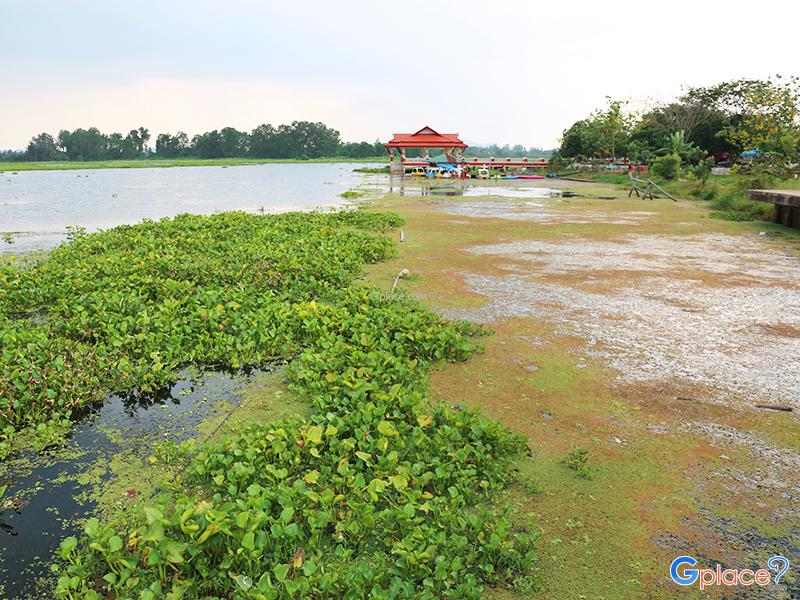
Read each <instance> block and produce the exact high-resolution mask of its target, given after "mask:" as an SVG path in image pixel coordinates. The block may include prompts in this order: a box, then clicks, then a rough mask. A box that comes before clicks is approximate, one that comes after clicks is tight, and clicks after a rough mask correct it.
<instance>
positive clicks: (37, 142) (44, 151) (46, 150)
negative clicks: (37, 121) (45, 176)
mask: <svg viewBox="0 0 800 600" xmlns="http://www.w3.org/2000/svg"><path fill="white" fill-rule="evenodd" d="M58 158H59V152H58V147H57V146H56V140H55V139H54V138H53V136H52V135H50V134H49V133H40V134H39V135H37V136H35V137H33V138H32V139H31V141H30V142H28V147H27V149H26V150H25V159H26V160H35V161H41V160H57V159H58Z"/></svg>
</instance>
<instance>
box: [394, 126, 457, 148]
mask: <svg viewBox="0 0 800 600" xmlns="http://www.w3.org/2000/svg"><path fill="white" fill-rule="evenodd" d="M385 145H386V147H387V148H466V147H467V145H466V144H465V143H464V142H462V141H461V140H460V139H459V138H458V134H457V133H439V132H438V131H434V130H433V129H432V128H431V127H427V126H425V127H423V128H422V129H420V130H419V131H417V132H416V133H395V134H394V137H393V138H392V139H391V140H389V141H388V142H387V143H386V144H385Z"/></svg>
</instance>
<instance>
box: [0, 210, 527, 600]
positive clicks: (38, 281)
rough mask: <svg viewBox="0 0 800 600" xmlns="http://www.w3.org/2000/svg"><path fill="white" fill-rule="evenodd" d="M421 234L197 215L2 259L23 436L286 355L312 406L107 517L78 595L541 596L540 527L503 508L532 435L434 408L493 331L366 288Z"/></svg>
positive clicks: (207, 451)
mask: <svg viewBox="0 0 800 600" xmlns="http://www.w3.org/2000/svg"><path fill="white" fill-rule="evenodd" d="M400 224H401V221H400V219H399V218H398V217H396V216H394V215H389V214H379V213H370V212H362V211H349V212H338V213H329V214H316V213H315V214H288V215H280V216H256V215H247V214H243V213H226V214H219V215H214V216H211V217H197V216H188V215H183V216H180V217H177V218H175V219H164V220H161V221H158V222H145V223H143V224H141V225H137V226H131V227H120V228H117V229H114V230H111V231H107V232H102V233H98V234H92V235H88V236H87V235H80V236H76V237H75V239H74V240H73V241H72V242H71V243H70V244H67V245H64V246H61V247H59V248H57V249H56V250H54V251H53V252H52V253H51V255H50V256H49V257H48V258H46V259H43V260H40V261H32V262H29V263H26V264H24V265H19V264H5V265H0V283H2V285H1V286H0V336H2V340H3V349H2V354H1V355H0V397H2V398H3V400H1V401H0V419H2V424H4V425H6V426H7V427H9V428H12V429H14V430H15V431H16V430H20V429H25V428H30V427H31V426H35V425H37V424H39V423H44V422H48V421H52V420H54V419H61V420H63V418H64V416H65V415H69V414H74V413H75V412H77V411H79V410H80V409H81V408H82V407H85V406H87V405H89V404H92V403H95V402H97V401H98V400H99V399H100V397H101V395H102V393H103V392H105V391H109V390H130V389H139V390H145V391H146V390H149V389H154V388H156V387H158V386H160V385H163V384H165V383H168V382H169V381H171V379H172V378H174V376H175V373H176V370H177V369H178V368H179V367H180V366H182V365H185V364H188V363H197V364H214V365H226V366H229V367H234V368H235V367H240V366H249V365H260V364H264V363H267V362H271V361H286V362H287V367H286V377H287V379H288V381H289V383H290V385H291V386H292V387H293V388H294V390H295V391H296V392H298V393H299V394H300V395H301V396H302V397H303V398H305V399H306V400H307V401H308V402H309V403H310V404H311V405H312V406H313V412H312V414H311V416H309V417H307V418H300V417H292V418H288V419H284V420H282V421H279V422H275V423H272V424H252V425H251V426H250V427H249V428H247V429H245V430H243V431H241V432H239V433H237V434H236V435H233V436H230V437H227V438H223V439H222V440H220V441H218V442H215V443H212V444H207V445H205V446H202V447H200V448H198V449H196V452H195V453H194V454H192V453H189V455H188V459H187V458H186V457H185V456H183V457H181V460H188V462H187V463H186V467H185V469H183V473H184V474H183V475H182V476H181V478H180V479H179V480H178V481H176V482H174V484H173V486H172V487H171V489H169V490H168V491H166V492H164V493H163V494H162V495H161V496H160V497H158V498H156V499H155V500H154V501H153V502H151V503H149V504H148V505H147V506H146V507H145V508H144V510H143V511H142V513H141V514H123V515H122V516H121V517H120V518H119V519H117V520H115V521H113V522H107V523H101V522H99V521H98V520H97V519H90V520H89V521H88V522H87V523H86V526H85V529H84V535H82V536H81V537H80V539H78V538H75V537H70V538H67V539H65V540H64V541H63V543H62V544H61V548H60V551H59V555H60V562H59V564H58V565H56V566H55V567H54V568H55V571H56V572H57V574H58V582H57V586H56V590H55V594H56V596H57V597H59V598H108V597H112V598H125V599H139V600H141V599H147V598H171V599H178V598H187V599H189V598H237V599H240V598H241V599H245V598H252V599H277V598H286V599H288V598H338V597H344V598H348V599H357V598H372V599H380V598H387V599H388V598H408V599H411V598H415V599H431V600H433V599H438V598H469V599H477V598H480V597H481V596H482V589H483V586H484V585H487V584H489V585H516V586H517V587H520V586H522V587H525V586H527V585H529V581H530V580H529V579H528V573H529V570H530V567H531V565H532V562H533V560H534V551H533V541H534V536H533V535H532V534H531V533H529V532H528V531H526V530H525V528H522V527H517V526H515V525H514V524H513V519H512V516H511V515H510V514H507V513H506V512H504V511H501V510H498V509H491V508H489V507H491V506H492V501H493V499H494V498H495V496H496V494H497V492H498V491H500V490H501V489H503V487H504V486H505V485H506V483H507V481H508V477H509V467H510V461H511V459H512V458H513V456H514V455H515V454H517V453H519V452H520V451H522V450H523V449H524V440H523V439H522V438H520V437H519V436H515V435H512V434H511V433H509V432H508V431H507V430H506V429H504V428H503V427H502V426H500V425H499V424H497V423H495V422H493V421H490V420H487V419H485V418H483V417H481V416H480V415H479V414H477V413H476V412H474V411H472V410H468V409H467V408H465V407H463V406H454V407H451V406H433V405H431V404H430V403H429V401H428V383H427V376H426V374H427V370H428V368H429V366H430V365H431V364H433V363H435V362H439V361H443V360H464V359H466V358H468V357H469V356H470V354H472V353H473V352H474V351H475V350H476V346H475V343H474V341H473V339H472V336H473V335H474V334H476V333H479V330H478V329H476V328H475V327H474V326H472V325H468V324H461V323H450V322H447V321H444V320H442V319H440V318H439V317H437V316H435V315H434V314H432V313H430V312H428V311H427V310H425V309H424V308H423V307H421V306H420V305H419V304H417V303H415V302H413V301H410V300H407V299H401V300H398V301H392V302H386V301H384V300H383V299H382V296H381V295H380V294H376V293H375V290H374V289H372V288H368V287H366V286H362V285H359V284H357V283H355V278H356V277H357V275H358V274H359V273H360V271H361V269H362V267H363V266H364V265H365V264H366V263H369V262H375V261H378V260H383V259H386V258H387V257H390V256H392V255H393V253H394V247H393V245H392V243H391V241H390V240H389V239H388V238H386V237H384V236H381V235H375V233H374V232H380V231H384V230H386V229H387V228H389V227H394V226H398V225H400ZM70 411H71V412H70ZM9 439H10V440H12V442H13V439H14V436H13V435H11V436H9ZM162 456H165V457H167V459H168V460H169V456H172V454H171V453H165V454H163V455H162ZM154 460H158V459H157V458H155V457H154Z"/></svg>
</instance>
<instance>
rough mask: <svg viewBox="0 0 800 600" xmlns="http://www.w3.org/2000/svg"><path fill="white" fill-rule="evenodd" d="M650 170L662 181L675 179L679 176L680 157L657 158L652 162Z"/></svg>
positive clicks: (673, 155)
mask: <svg viewBox="0 0 800 600" xmlns="http://www.w3.org/2000/svg"><path fill="white" fill-rule="evenodd" d="M650 170H651V171H652V172H653V174H654V175H657V176H658V177H663V178H664V179H677V178H678V176H679V175H680V174H681V157H680V156H678V155H677V154H666V155H664V156H659V157H658V158H657V159H655V160H654V161H653V164H652V165H651V167H650Z"/></svg>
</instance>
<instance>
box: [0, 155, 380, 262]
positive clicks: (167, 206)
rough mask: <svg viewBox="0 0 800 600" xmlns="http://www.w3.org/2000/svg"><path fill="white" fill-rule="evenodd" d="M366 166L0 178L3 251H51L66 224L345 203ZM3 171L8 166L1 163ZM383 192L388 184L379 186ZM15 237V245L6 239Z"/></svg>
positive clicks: (94, 225) (107, 224)
mask: <svg viewBox="0 0 800 600" xmlns="http://www.w3.org/2000/svg"><path fill="white" fill-rule="evenodd" d="M363 166H369V165H365V164H364V163H358V164H353V163H291V164H264V165H244V166H239V167H230V168H224V169H223V168H220V167H171V168H155V169H95V170H76V171H20V172H19V173H17V174H13V173H8V172H6V173H3V174H2V176H0V252H15V253H18V252H27V251H30V250H37V249H42V248H50V247H52V246H54V245H56V244H58V243H59V242H61V241H63V240H64V239H65V229H66V227H67V226H79V227H85V228H86V229H87V231H90V232H91V231H94V230H96V229H108V228H111V227H116V226H117V225H122V224H133V223H138V222H140V221H141V220H142V219H160V218H162V217H172V216H175V215H177V214H180V213H196V214H211V213H215V212H220V211H226V210H245V211H249V212H259V211H263V212H267V213H271V212H285V211H289V210H304V209H311V208H314V207H319V206H337V205H342V204H345V203H346V202H345V201H344V200H343V199H342V198H341V197H340V196H339V194H341V193H342V192H345V191H347V190H349V189H351V188H353V187H355V186H359V187H362V188H363V187H364V185H365V182H366V185H367V186H369V181H371V180H372V179H374V176H373V177H368V176H364V175H362V174H359V173H354V172H353V169H354V168H355V167H363ZM0 169H2V164H0ZM381 187H383V186H381ZM5 233H13V239H14V243H13V244H8V243H6V242H5V241H4V239H3V234H5Z"/></svg>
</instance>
